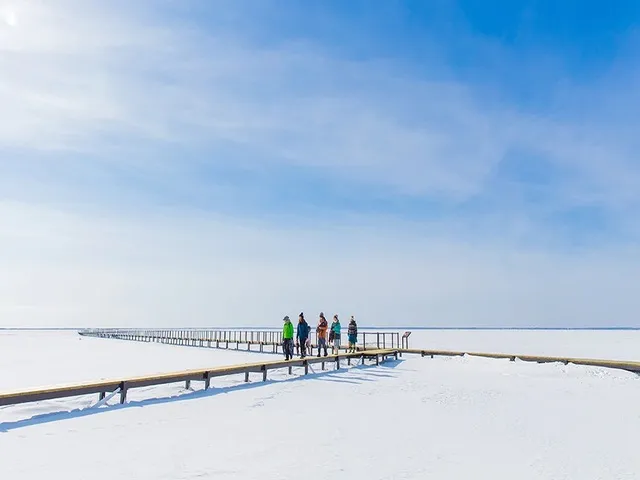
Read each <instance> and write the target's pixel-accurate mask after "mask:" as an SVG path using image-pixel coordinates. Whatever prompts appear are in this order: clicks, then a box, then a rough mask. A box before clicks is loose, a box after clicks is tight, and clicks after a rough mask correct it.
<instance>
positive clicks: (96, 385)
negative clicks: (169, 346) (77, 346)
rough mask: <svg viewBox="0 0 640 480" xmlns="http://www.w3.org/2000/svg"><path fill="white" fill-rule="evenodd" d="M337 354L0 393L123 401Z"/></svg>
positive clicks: (3, 400)
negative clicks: (144, 391)
mask: <svg viewBox="0 0 640 480" xmlns="http://www.w3.org/2000/svg"><path fill="white" fill-rule="evenodd" d="M393 352H394V350H367V351H366V353H364V352H356V353H348V354H340V355H339V357H340V358H346V357H358V358H359V357H362V356H363V355H364V356H366V357H373V356H377V355H382V354H392V353H393ZM337 357H338V355H329V356H327V357H320V358H317V357H307V358H305V359H293V360H277V361H272V362H258V363H245V364H240V365H229V366H223V367H216V368H211V369H198V370H184V371H180V372H170V373H164V374H156V375H147V376H139V377H131V378H126V379H123V380H107V381H103V382H92V383H85V384H77V385H67V386H59V387H51V388H44V389H35V390H26V391H19V392H9V393H2V394H0V406H5V405H16V404H20V403H29V402H38V401H42V400H51V399H56V398H65V397H75V396H79V395H88V394H94V393H103V392H113V391H115V390H117V389H118V388H120V389H121V401H124V399H126V394H127V391H128V390H129V389H132V388H139V387H146V386H153V385H163V384H168V383H178V382H187V381H192V380H200V381H204V382H206V386H208V385H209V383H210V382H209V380H210V379H211V378H213V377H221V376H228V375H236V374H242V373H249V372H263V375H264V377H263V378H266V372H267V371H268V370H274V369H278V368H285V367H292V366H304V365H309V364H316V363H323V362H325V361H328V360H330V359H332V358H333V359H334V360H337Z"/></svg>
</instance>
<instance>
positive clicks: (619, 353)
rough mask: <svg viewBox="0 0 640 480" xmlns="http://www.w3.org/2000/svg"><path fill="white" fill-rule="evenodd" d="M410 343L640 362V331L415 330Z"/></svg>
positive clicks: (521, 353)
mask: <svg viewBox="0 0 640 480" xmlns="http://www.w3.org/2000/svg"><path fill="white" fill-rule="evenodd" d="M409 330H411V329H409ZM409 340H410V342H409V346H410V347H411V348H428V349H436V350H463V351H467V352H493V353H516V354H520V355H548V356H555V357H574V358H575V357H581V358H600V359H607V360H630V361H640V330H413V331H412V333H411V336H410V337H409Z"/></svg>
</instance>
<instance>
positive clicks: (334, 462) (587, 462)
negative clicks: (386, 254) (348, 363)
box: [0, 331, 640, 480]
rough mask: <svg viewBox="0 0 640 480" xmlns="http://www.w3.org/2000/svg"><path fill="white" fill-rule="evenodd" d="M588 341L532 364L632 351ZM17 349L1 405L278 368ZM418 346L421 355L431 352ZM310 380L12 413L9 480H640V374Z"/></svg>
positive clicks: (407, 361)
mask: <svg viewBox="0 0 640 480" xmlns="http://www.w3.org/2000/svg"><path fill="white" fill-rule="evenodd" d="M5 333H6V332H5ZM420 333H422V332H420ZM424 333H426V334H427V335H429V336H430V339H431V340H435V336H434V335H433V332H432V331H429V332H424ZM445 333H448V332H445ZM475 333H478V332H468V334H469V335H474V334H475ZM480 333H482V334H486V335H487V336H486V337H485V339H480V338H476V339H472V338H471V337H469V339H468V340H467V342H468V346H467V345H459V344H456V345H454V344H450V345H447V344H446V342H447V341H452V340H453V339H452V338H447V335H443V336H441V337H439V341H441V342H443V343H442V344H439V345H436V344H432V343H429V342H427V344H426V345H424V347H426V348H445V347H446V348H450V349H456V350H459V349H471V350H489V349H490V348H488V347H491V343H485V344H483V343H482V342H490V341H494V340H495V336H494V332H480ZM499 333H500V334H502V333H505V332H499ZM506 333H509V332H506ZM529 333H533V334H537V333H538V332H525V333H524V334H523V335H527V334H529ZM575 333H577V334H578V335H576V336H575V337H572V339H571V344H570V347H571V348H573V349H574V351H570V352H567V351H566V350H562V351H555V350H553V349H559V348H560V347H561V342H560V341H559V340H558V343H557V344H556V345H552V344H551V342H552V341H549V342H548V345H549V346H548V348H551V350H549V351H544V352H541V351H539V350H535V351H533V352H532V353H556V354H558V353H559V354H563V355H565V354H571V355H574V354H575V355H576V356H592V357H593V356H600V357H603V358H607V357H611V355H605V354H604V353H606V352H610V353H615V351H616V349H617V348H618V346H619V345H620V344H621V343H624V342H622V341H621V342H618V341H615V342H614V341H613V340H614V336H608V335H606V334H605V335H604V336H602V340H601V341H600V342H591V341H589V342H586V343H585V345H583V347H582V348H583V350H581V349H580V346H579V341H580V339H579V338H578V337H580V334H581V333H583V332H575ZM601 333H602V332H596V335H599V334H601ZM605 333H608V332H605ZM618 333H622V334H623V335H624V334H627V333H628V332H618ZM10 335H11V336H7V335H5V334H4V333H0V362H1V363H0V391H5V390H7V389H15V388H22V387H28V386H35V385H49V384H55V383H70V382H76V381H79V380H95V379H98V378H113V377H118V376H123V375H124V376H130V375H138V374H143V373H154V372H159V371H170V370H180V369H183V368H194V367H201V366H202V367H204V366H212V365H220V364H232V363H238V362H244V361H253V360H255V359H256V358H264V356H262V355H260V354H248V353H246V352H235V351H230V352H227V351H221V350H208V349H199V348H189V347H175V346H167V345H154V344H142V343H136V342H125V341H115V340H101V339H88V338H84V339H82V340H79V339H78V337H77V335H75V334H73V333H68V332H62V333H59V332H55V333H49V332H47V333H33V332H29V333H25V332H19V333H11V334H10ZM416 338H417V336H416V337H414V336H412V346H416V347H417V346H423V345H418V344H417V342H416ZM460 338H461V339H462V340H464V337H460ZM503 338H504V337H503ZM565 338H566V337H565ZM582 338H584V337H582ZM594 338H595V337H594ZM540 341H541V339H540V338H536V339H534V340H531V341H529V342H528V343H527V341H525V340H524V339H521V340H520V343H519V344H514V345H504V346H502V348H500V350H507V351H518V353H530V352H525V351H522V352H520V350H518V347H522V348H526V347H527V345H529V346H531V347H532V348H533V347H535V346H536V342H540ZM563 341H564V340H563ZM609 341H611V342H612V345H610V346H609V347H605V346H603V345H604V344H605V343H606V342H609ZM594 345H597V346H598V348H600V350H594ZM496 346H499V345H496ZM538 346H539V347H543V346H544V343H541V344H539V345H538ZM471 347H473V348H471ZM482 347H486V348H482ZM607 348H608V349H609V350H607ZM494 350H495V349H494ZM599 352H602V355H597V354H598V353H599ZM631 353H632V352H631V351H629V352H627V354H628V355H630V356H631V359H637V357H634V356H633V355H631ZM36 373H37V376H36V375H35V374H36ZM301 373H302V372H300V371H297V372H296V371H294V375H293V376H289V375H287V373H286V371H278V372H273V373H271V372H270V374H269V375H270V380H269V382H267V383H266V384H265V383H262V382H261V381H259V379H260V376H259V375H256V378H255V379H254V381H253V382H251V383H249V384H245V383H244V382H243V381H242V380H243V379H242V377H241V376H236V377H230V378H220V379H215V381H214V382H213V387H214V388H213V389H211V390H210V391H208V392H203V391H200V389H201V388H202V384H201V383H194V384H193V388H194V389H195V390H196V391H195V392H188V391H186V390H184V385H183V384H182V385H167V386H161V387H150V388H145V389H140V390H133V391H132V392H131V394H130V397H129V398H130V402H129V403H128V404H126V405H124V406H119V405H113V406H110V407H108V408H100V409H85V410H73V409H79V408H84V407H87V406H89V405H91V404H92V402H95V401H96V398H95V396H90V397H81V398H77V399H63V400H57V401H55V402H54V401H51V402H41V403H38V404H33V405H23V406H14V407H5V408H0V452H1V453H0V455H1V460H2V461H1V462H0V472H1V473H2V476H1V478H11V479H21V480H22V479H25V480H30V479H38V480H41V479H43V478H66V479H87V478H92V479H97V480H100V479H111V478H113V477H114V475H115V476H118V477H119V478H127V479H167V480H168V479H172V480H182V479H194V478H234V479H253V478H256V479H257V478H259V479H288V478H300V477H303V478H310V479H316V478H317V479H325V478H349V479H359V478H362V479H364V478H367V479H372V478H375V479H423V478H438V479H457V478H464V477H467V476H469V475H473V476H474V477H479V478H491V479H492V480H502V479H509V480H512V479H514V478H518V479H523V480H525V479H541V478H544V479H574V478H580V479H581V480H582V479H602V480H604V479H625V480H626V479H640V457H639V456H638V455H637V447H636V442H635V439H636V438H637V436H638V432H639V431H640V410H639V409H638V408H637V405H639V404H640V377H639V376H637V375H635V374H631V373H628V372H623V371H616V370H609V369H600V368H592V367H580V366H575V365H567V366H565V365H562V364H535V363H524V362H509V361H506V360H492V359H483V358H473V357H463V358H460V357H454V358H435V359H429V358H420V357H405V358H404V359H403V360H402V361H399V362H389V363H387V364H384V365H382V366H380V367H356V368H351V369H348V370H347V369H344V370H341V371H338V372H336V371H329V372H320V371H319V369H316V374H312V375H310V376H309V377H308V378H302V377H301V376H300V375H301ZM30 376H32V377H33V378H30ZM176 395H179V396H176ZM115 400H116V399H114V401H115ZM114 401H112V402H111V403H117V402H114ZM69 410H72V411H70V412H69ZM65 411H66V413H65ZM51 412H63V413H51Z"/></svg>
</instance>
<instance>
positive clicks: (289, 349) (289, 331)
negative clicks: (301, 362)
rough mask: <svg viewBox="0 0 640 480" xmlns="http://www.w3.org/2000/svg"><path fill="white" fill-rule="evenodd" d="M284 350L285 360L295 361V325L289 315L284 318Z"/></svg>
mask: <svg viewBox="0 0 640 480" xmlns="http://www.w3.org/2000/svg"><path fill="white" fill-rule="evenodd" d="M282 348H283V349H284V359H285V360H292V359H293V323H291V320H290V319H289V316H288V315H287V316H286V317H284V326H283V327H282Z"/></svg>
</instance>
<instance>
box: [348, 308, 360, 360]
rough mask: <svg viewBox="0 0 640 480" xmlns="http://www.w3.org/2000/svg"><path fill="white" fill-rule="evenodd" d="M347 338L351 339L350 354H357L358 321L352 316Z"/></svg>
mask: <svg viewBox="0 0 640 480" xmlns="http://www.w3.org/2000/svg"><path fill="white" fill-rule="evenodd" d="M347 336H348V337H349V352H353V353H355V352H356V343H358V325H357V324H356V319H355V318H353V315H351V320H350V321H349V328H348V330H347Z"/></svg>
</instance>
